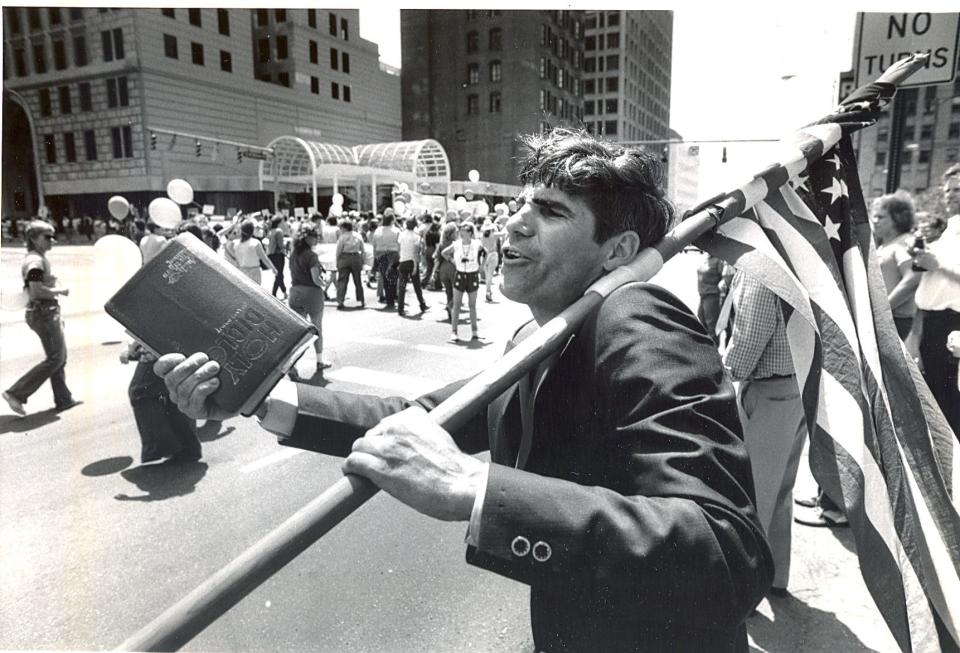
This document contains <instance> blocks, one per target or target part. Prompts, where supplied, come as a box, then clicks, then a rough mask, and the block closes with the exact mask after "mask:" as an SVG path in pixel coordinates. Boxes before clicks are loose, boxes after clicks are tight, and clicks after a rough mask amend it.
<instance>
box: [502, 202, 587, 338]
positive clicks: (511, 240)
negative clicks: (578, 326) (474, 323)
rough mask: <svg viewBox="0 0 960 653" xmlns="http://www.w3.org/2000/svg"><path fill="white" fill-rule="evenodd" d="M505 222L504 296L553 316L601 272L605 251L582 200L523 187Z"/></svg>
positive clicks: (580, 293)
mask: <svg viewBox="0 0 960 653" xmlns="http://www.w3.org/2000/svg"><path fill="white" fill-rule="evenodd" d="M523 197H524V199H525V203H524V205H523V206H522V207H521V208H520V209H519V210H518V211H517V212H516V213H514V214H513V215H512V216H510V219H509V220H508V221H507V225H506V230H507V239H506V242H505V243H504V245H503V285H502V291H503V294H504V295H505V296H506V297H508V298H509V299H512V300H514V301H517V302H522V303H524V304H527V305H528V306H530V309H531V310H532V311H533V314H534V317H535V318H537V321H538V322H541V323H542V320H541V317H542V318H546V319H549V318H552V317H554V316H555V315H557V314H558V313H560V312H561V311H562V310H563V309H565V308H566V307H567V306H569V305H570V304H571V303H573V302H574V301H575V300H576V299H577V298H578V297H580V296H581V295H582V294H583V291H584V290H585V289H586V288H587V286H588V285H590V284H591V283H592V282H593V281H595V280H596V279H597V278H598V277H599V276H600V275H601V274H602V273H603V261H604V258H605V250H604V249H603V247H602V246H601V245H600V244H598V243H597V242H596V241H594V239H593V234H594V228H595V226H596V218H595V216H594V215H593V211H592V210H591V209H590V207H589V206H587V204H586V202H584V201H583V200H582V199H579V198H576V197H573V196H572V195H568V194H567V193H564V192H563V191H561V190H558V189H556V188H548V187H546V186H543V185H537V186H533V187H528V188H526V189H525V190H524V194H523Z"/></svg>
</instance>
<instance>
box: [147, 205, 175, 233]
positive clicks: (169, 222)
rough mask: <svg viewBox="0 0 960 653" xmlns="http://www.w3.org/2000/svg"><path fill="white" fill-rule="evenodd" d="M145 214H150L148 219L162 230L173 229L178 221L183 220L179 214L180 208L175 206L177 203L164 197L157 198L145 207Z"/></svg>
mask: <svg viewBox="0 0 960 653" xmlns="http://www.w3.org/2000/svg"><path fill="white" fill-rule="evenodd" d="M147 213H149V214H150V219H151V220H153V221H154V223H156V224H157V226H159V227H163V228H164V229H175V228H176V227H177V225H178V224H180V221H181V220H183V215H182V214H181V213H180V207H179V206H177V203H176V202H174V201H173V200H171V199H168V198H166V197H158V198H157V199H155V200H153V201H152V202H150V206H149V207H147Z"/></svg>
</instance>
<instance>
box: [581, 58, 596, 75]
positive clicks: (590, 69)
mask: <svg viewBox="0 0 960 653" xmlns="http://www.w3.org/2000/svg"><path fill="white" fill-rule="evenodd" d="M596 71H597V59H596V57H587V58H586V59H584V60H583V72H585V73H594V72H596Z"/></svg>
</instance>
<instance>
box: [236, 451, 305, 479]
mask: <svg viewBox="0 0 960 653" xmlns="http://www.w3.org/2000/svg"><path fill="white" fill-rule="evenodd" d="M302 453H306V449H294V448H293V447H284V448H283V449H281V450H280V451H277V452H276V453H272V454H270V455H269V456H264V457H263V458H259V459H257V460H255V461H253V462H252V463H249V464H248V465H244V466H243V467H241V468H240V471H241V472H243V473H244V474H249V473H250V472H255V471H257V470H258V469H262V468H264V467H266V466H268V465H272V464H273V463H279V462H282V461H284V460H286V459H287V458H293V457H294V456H298V455H300V454H302Z"/></svg>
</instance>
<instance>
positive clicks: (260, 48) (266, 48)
mask: <svg viewBox="0 0 960 653" xmlns="http://www.w3.org/2000/svg"><path fill="white" fill-rule="evenodd" d="M257 55H258V59H259V60H260V63H269V62H270V39H258V40H257Z"/></svg>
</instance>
